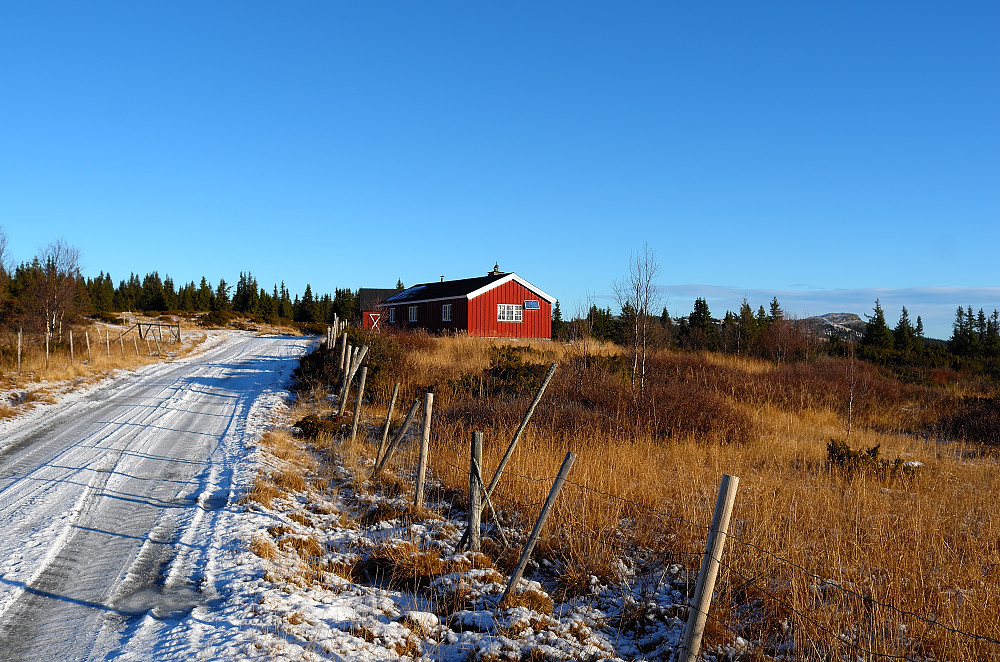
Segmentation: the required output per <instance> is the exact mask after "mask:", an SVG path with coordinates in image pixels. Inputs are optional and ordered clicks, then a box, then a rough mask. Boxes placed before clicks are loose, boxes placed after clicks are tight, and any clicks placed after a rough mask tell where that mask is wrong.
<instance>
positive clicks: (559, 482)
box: [499, 452, 576, 604]
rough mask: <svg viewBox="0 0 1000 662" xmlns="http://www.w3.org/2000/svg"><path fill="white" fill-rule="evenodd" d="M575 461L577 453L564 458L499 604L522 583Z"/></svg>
mask: <svg viewBox="0 0 1000 662" xmlns="http://www.w3.org/2000/svg"><path fill="white" fill-rule="evenodd" d="M575 460H576V453H573V452H569V453H566V457H565V458H563V463H562V466H561V467H559V473H558V474H557V475H556V479H555V481H553V483H552V489H550V490H549V496H548V497H547V498H546V499H545V504H544V505H543V506H542V511H541V512H540V513H538V521H536V522H535V527H534V528H533V529H531V535H529V536H528V542H527V543H525V545H524V549H523V550H522V551H521V558H520V559H518V561H517V567H515V568H514V574H512V575H511V576H510V581H509V582H508V583H507V588H505V589H504V592H503V595H501V596H500V603H499V604H503V601H504V600H506V599H507V596H508V595H510V592H511V591H513V590H514V587H515V586H516V585H517V583H518V582H519V581H521V576H522V575H524V569H525V568H526V567H528V561H529V560H530V559H531V552H532V550H533V549H535V543H537V542H538V539H539V538H540V537H541V535H542V527H543V526H545V520H546V519H547V518H548V516H549V511H551V510H552V506H554V505H555V503H556V497H557V496H559V490H561V489H562V486H563V483H565V482H566V476H568V475H569V470H570V469H572V468H573V462H574V461H575Z"/></svg>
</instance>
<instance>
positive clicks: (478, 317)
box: [379, 265, 555, 338]
mask: <svg viewBox="0 0 1000 662" xmlns="http://www.w3.org/2000/svg"><path fill="white" fill-rule="evenodd" d="M554 303H555V297H553V296H551V295H549V294H546V293H545V292H544V291H542V290H540V289H539V288H537V287H535V286H534V285H532V284H531V283H529V282H528V281H526V280H524V279H523V278H521V277H520V276H518V275H517V274H515V273H504V272H502V271H500V270H499V265H497V266H494V267H493V271H491V272H489V273H488V274H486V275H485V276H478V277H476V278H462V279H460V280H442V281H441V282H438V283H421V284H420V285H414V286H413V287H411V288H408V289H405V290H403V291H402V292H399V293H397V294H394V295H393V296H391V297H388V298H387V299H385V301H383V302H382V304H381V305H380V306H379V308H380V309H381V310H382V311H383V315H382V318H381V324H383V325H389V326H393V327H396V328H421V329H427V330H428V331H432V332H435V333H440V332H446V331H465V332H467V333H468V334H469V335H470V336H485V337H491V338H551V337H552V304H554Z"/></svg>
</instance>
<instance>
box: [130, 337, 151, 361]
mask: <svg viewBox="0 0 1000 662" xmlns="http://www.w3.org/2000/svg"><path fill="white" fill-rule="evenodd" d="M146 342H149V341H148V340H147V341H146ZM132 346H133V347H135V358H139V339H138V338H136V337H135V336H132Z"/></svg>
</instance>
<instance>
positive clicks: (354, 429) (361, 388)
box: [351, 366, 368, 441]
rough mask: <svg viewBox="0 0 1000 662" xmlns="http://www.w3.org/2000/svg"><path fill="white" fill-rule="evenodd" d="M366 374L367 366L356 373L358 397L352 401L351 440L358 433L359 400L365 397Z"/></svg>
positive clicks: (359, 418)
mask: <svg viewBox="0 0 1000 662" xmlns="http://www.w3.org/2000/svg"><path fill="white" fill-rule="evenodd" d="M367 376H368V366H365V367H363V368H361V372H360V373H358V399H357V401H356V402H355V403H354V420H353V421H352V422H351V441H354V437H355V436H357V434H358V422H359V421H360V420H361V400H362V399H364V397H365V378H366V377H367Z"/></svg>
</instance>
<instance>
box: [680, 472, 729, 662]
mask: <svg viewBox="0 0 1000 662" xmlns="http://www.w3.org/2000/svg"><path fill="white" fill-rule="evenodd" d="M739 484H740V479H739V478H737V477H736V476H730V475H728V474H723V476H722V482H721V483H720V484H719V495H718V497H717V498H716V500H715V512H713V513H712V526H711V527H710V528H709V530H708V541H707V542H706V543H705V555H704V556H702V558H701V570H700V571H699V572H698V583H697V584H696V585H695V589H694V597H693V598H692V600H691V606H690V607H688V609H689V611H688V620H687V626H686V627H685V628H684V642H683V643H682V644H681V656H680V658H679V660H680V662H694V660H696V659H697V658H698V649H699V648H701V637H702V635H703V634H704V633H705V620H706V619H707V618H708V609H709V607H710V606H711V604H712V591H714V590H715V580H716V579H717V578H718V576H719V561H720V560H721V559H722V549H723V547H724V546H725V544H726V533H727V531H728V530H729V518H730V517H731V516H732V514H733V502H734V501H735V500H736V488H737V487H738V486H739Z"/></svg>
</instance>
